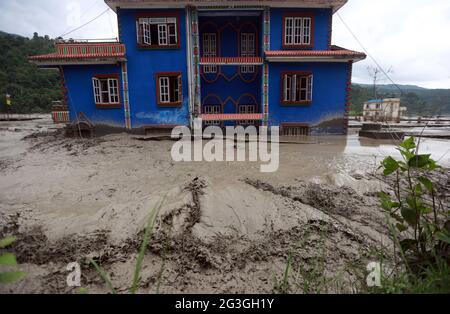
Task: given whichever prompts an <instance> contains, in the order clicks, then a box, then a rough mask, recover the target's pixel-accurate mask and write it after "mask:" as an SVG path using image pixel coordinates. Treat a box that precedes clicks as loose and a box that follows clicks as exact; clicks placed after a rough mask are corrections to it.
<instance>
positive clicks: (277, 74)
mask: <svg viewBox="0 0 450 314" xmlns="http://www.w3.org/2000/svg"><path fill="white" fill-rule="evenodd" d="M287 70H289V71H311V72H312V73H313V95H312V97H313V101H312V104H310V105H299V106H282V105H281V73H282V72H283V71H287ZM349 70H350V67H349V64H348V63H346V62H343V63H340V62H339V63H338V62H335V63H331V62H330V63H303V64H302V63H271V64H270V74H269V75H270V76H269V84H270V91H269V93H270V94H269V123H270V125H276V126H277V125H281V124H282V123H283V122H297V123H308V124H309V125H310V126H311V127H313V131H316V132H328V133H343V132H344V115H345V103H346V96H347V95H346V89H347V80H348V71H349Z"/></svg>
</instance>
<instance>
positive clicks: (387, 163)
mask: <svg viewBox="0 0 450 314" xmlns="http://www.w3.org/2000/svg"><path fill="white" fill-rule="evenodd" d="M381 165H382V166H383V167H384V171H383V174H384V175H385V176H388V175H390V174H391V173H393V172H395V171H396V170H397V169H398V167H399V164H398V162H397V161H396V160H395V159H394V158H392V157H391V156H389V157H386V158H385V159H384V160H383V161H382V162H381Z"/></svg>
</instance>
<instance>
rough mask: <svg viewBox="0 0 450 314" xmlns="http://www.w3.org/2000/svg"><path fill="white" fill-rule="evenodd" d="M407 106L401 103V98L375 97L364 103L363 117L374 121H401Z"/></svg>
mask: <svg viewBox="0 0 450 314" xmlns="http://www.w3.org/2000/svg"><path fill="white" fill-rule="evenodd" d="M406 110H407V108H406V107H402V106H401V105H400V98H386V99H374V100H369V101H366V102H365V103H364V107H363V119H364V121H373V122H395V123H399V122H400V119H401V118H402V116H403V115H404V114H405V113H406Z"/></svg>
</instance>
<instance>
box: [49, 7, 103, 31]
mask: <svg viewBox="0 0 450 314" xmlns="http://www.w3.org/2000/svg"><path fill="white" fill-rule="evenodd" d="M98 1H99V0H97V1H95V2H94V3H93V4H92V5H91V6H90V7H89V8H87V9H86V10H85V11H84V12H83V13H82V14H81V16H80V19H81V18H83V17H84V16H85V15H86V13H88V12H89V11H90V10H91V9H92V8H93V7H95V6H96V5H97V4H99V2H98ZM70 28H71V26H69V27H67V28H66V29H65V30H64V32H63V34H65V33H66V32H68V31H69V30H70ZM58 37H62V35H61V36H58ZM58 37H57V38H58Z"/></svg>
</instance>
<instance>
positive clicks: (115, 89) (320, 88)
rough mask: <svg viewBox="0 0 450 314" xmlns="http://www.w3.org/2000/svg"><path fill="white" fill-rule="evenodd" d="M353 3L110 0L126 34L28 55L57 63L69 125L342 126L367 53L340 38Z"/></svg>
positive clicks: (290, 130)
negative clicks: (356, 69) (340, 19)
mask: <svg viewBox="0 0 450 314" xmlns="http://www.w3.org/2000/svg"><path fill="white" fill-rule="evenodd" d="M346 2H347V0H284V1H275V0H258V1H256V0H248V1H234V0H233V1H204V0H164V1H162V0H154V1H151V0H106V3H107V4H108V5H109V6H110V7H111V8H112V9H113V10H115V11H116V12H117V18H118V25H119V39H118V41H117V42H76V41H75V42H74V41H67V42H66V41H60V42H58V43H57V44H56V52H55V53H52V54H48V55H41V56H32V57H30V61H31V62H33V63H35V64H37V65H38V66H40V67H51V68H58V69H59V70H60V72H61V77H62V79H63V93H64V102H65V105H67V107H68V108H69V111H70V121H71V123H72V124H73V123H77V122H78V119H80V117H82V118H83V119H84V120H88V122H86V124H87V125H92V126H94V127H95V128H101V127H103V126H105V127H109V128H111V127H113V128H117V129H120V130H124V129H125V130H129V131H132V130H164V129H166V130H168V129H169V130H170V129H171V128H172V127H174V126H177V125H187V126H189V125H192V121H193V119H194V118H197V117H201V118H203V121H204V124H205V126H206V125H219V126H226V125H236V124H239V125H257V126H258V125H268V126H269V125H270V126H280V127H281V130H282V131H281V132H282V133H283V134H287V135H296V134H309V133H311V132H315V133H319V132H326V133H345V132H346V130H347V125H348V115H347V113H348V108H349V91H350V83H351V77H352V64H353V63H354V62H357V61H360V60H363V59H364V58H365V57H366V56H365V54H363V53H360V52H356V51H351V50H347V49H344V48H341V47H338V46H334V45H332V44H331V38H332V21H333V14H334V13H335V12H336V11H337V10H339V9H340V8H341V7H342V6H343V5H345V3H346Z"/></svg>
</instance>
